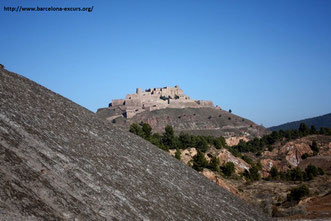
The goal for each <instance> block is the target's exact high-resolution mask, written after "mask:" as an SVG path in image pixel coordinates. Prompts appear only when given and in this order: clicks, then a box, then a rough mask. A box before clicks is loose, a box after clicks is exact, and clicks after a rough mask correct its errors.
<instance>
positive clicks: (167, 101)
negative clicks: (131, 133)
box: [108, 86, 214, 118]
mask: <svg viewBox="0 0 331 221" xmlns="http://www.w3.org/2000/svg"><path fill="white" fill-rule="evenodd" d="M189 107H190V108H201V107H214V105H213V102H212V101H204V100H192V99H190V97H189V96H187V95H184V94H183V90H182V89H180V88H179V86H175V87H163V88H150V89H146V90H145V91H142V89H141V88H137V89H136V93H135V94H128V95H126V97H125V99H114V100H112V102H111V103H110V104H109V107H108V109H111V110H114V111H115V112H116V113H117V114H116V115H114V116H113V117H112V118H116V117H118V116H120V115H123V116H124V117H126V118H131V117H133V116H134V115H136V114H137V113H141V112H143V111H153V110H158V109H164V108H189Z"/></svg>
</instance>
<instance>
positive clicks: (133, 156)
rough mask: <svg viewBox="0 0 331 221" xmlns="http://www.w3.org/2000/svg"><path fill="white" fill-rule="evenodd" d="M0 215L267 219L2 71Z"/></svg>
mask: <svg viewBox="0 0 331 221" xmlns="http://www.w3.org/2000/svg"><path fill="white" fill-rule="evenodd" d="M0 96H1V99H0V108H1V112H0V137H1V139H0V158H1V160H0V208H1V209H0V220H34V219H38V220H39V219H42V220H165V219H167V220H265V218H264V216H263V215H262V214H261V213H260V212H259V211H257V210H256V209H255V208H253V207H251V206H249V205H248V204H247V203H245V202H244V201H242V200H240V199H239V198H237V197H235V196H233V195H232V194H230V193H228V192H227V191H225V190H223V189H222V188H220V187H219V186H217V185H216V184H214V183H212V182H211V181H209V180H207V179H206V178H204V177H202V176H201V175H200V174H198V173H197V172H195V171H194V170H192V169H191V168H189V167H188V166H186V165H184V164H183V163H181V162H179V161H178V160H176V159H175V158H173V157H171V156H170V155H169V154H167V153H166V152H164V151H162V150H160V149H158V148H156V147H155V146H153V145H151V144H150V143H148V142H146V141H144V140H143V139H141V138H139V137H137V136H135V135H133V134H130V133H128V132H125V131H122V130H120V129H117V128H114V127H113V126H112V125H111V124H109V123H107V122H105V121H103V120H100V119H99V118H98V117H96V116H95V114H94V113H92V112H90V111H88V110H87V109H85V108H83V107H81V106H79V105H77V104H75V103H73V102H71V101H70V100H68V99H66V98H64V97H62V96H60V95H58V94H56V93H54V92H52V91H50V90H48V89H46V88H44V87H42V86H40V85H38V84H36V83H34V82H32V81H30V80H28V79H26V78H24V77H22V76H19V75H17V74H14V73H11V72H8V71H6V70H4V69H0Z"/></svg>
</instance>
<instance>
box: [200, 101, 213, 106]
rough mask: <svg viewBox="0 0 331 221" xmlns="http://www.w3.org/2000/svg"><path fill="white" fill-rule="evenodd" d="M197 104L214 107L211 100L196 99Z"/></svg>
mask: <svg viewBox="0 0 331 221" xmlns="http://www.w3.org/2000/svg"><path fill="white" fill-rule="evenodd" d="M198 104H199V105H200V106H203V107H214V103H213V102H212V101H204V100H198Z"/></svg>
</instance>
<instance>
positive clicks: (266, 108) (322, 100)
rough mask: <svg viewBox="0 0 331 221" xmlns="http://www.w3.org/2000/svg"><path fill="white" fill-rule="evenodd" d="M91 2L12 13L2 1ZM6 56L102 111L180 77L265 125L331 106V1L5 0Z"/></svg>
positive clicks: (19, 68)
mask: <svg viewBox="0 0 331 221" xmlns="http://www.w3.org/2000/svg"><path fill="white" fill-rule="evenodd" d="M21 5H22V6H23V7H35V6H38V7H39V6H40V7H50V6H54V7H73V6H79V7H91V6H93V11H92V12H9V11H5V10H4V7H10V6H13V7H17V6H21ZM0 6H1V12H0V24H1V27H3V28H2V29H3V32H2V34H1V35H0V45H1V49H2V50H1V53H0V63H1V64H3V65H5V67H6V69H8V70H10V71H13V72H16V73H18V74H21V75H23V76H25V77H28V78H30V79H31V80H33V81H36V82H37V83H39V84H41V85H43V86H45V87H47V88H49V89H51V90H53V91H55V92H57V93H59V94H61V95H63V96H65V97H67V98H69V99H70V100H72V101H74V102H76V103H78V104H80V105H82V106H84V107H86V108H87V109H89V110H91V111H93V112H95V111H96V110H97V108H101V107H106V106H107V105H108V103H109V102H111V100H112V99H118V98H124V97H125V95H126V94H128V93H135V89H136V88H142V89H147V88H154V87H164V86H175V85H179V86H180V87H181V88H182V89H183V91H184V94H186V95H189V96H190V97H191V98H193V99H202V100H211V101H213V102H214V104H215V105H219V106H221V107H222V109H224V110H228V109H232V111H233V113H234V114H236V115H239V116H242V117H245V118H248V119H250V120H253V121H254V122H256V123H257V124H263V126H265V127H270V126H276V125H279V124H283V123H287V122H291V121H297V120H302V119H305V118H311V117H316V116H320V115H324V114H328V113H330V112H331V102H329V100H330V98H329V97H330V94H331V87H330V83H331V29H330V27H331V2H330V1H322V0H320V1H319V0H317V1H315V0H309V1H308V0H305V1H299V0H295V1H277V2H265V1H205V2H202V1H199V2H198V1H166V2H165V1H139V2H138V1H101V0H100V1H97V2H96V1H92V0H84V1H83V0H70V1H64V0H25V1H23V0H21V1H15V0H3V1H1V3H0Z"/></svg>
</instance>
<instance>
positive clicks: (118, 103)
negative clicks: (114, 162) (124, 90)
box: [111, 99, 124, 107]
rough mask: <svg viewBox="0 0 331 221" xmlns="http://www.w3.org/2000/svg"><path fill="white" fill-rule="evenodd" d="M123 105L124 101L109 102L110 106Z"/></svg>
mask: <svg viewBox="0 0 331 221" xmlns="http://www.w3.org/2000/svg"><path fill="white" fill-rule="evenodd" d="M123 104H124V99H114V100H112V102H111V106H113V107H114V106H120V105H123Z"/></svg>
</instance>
